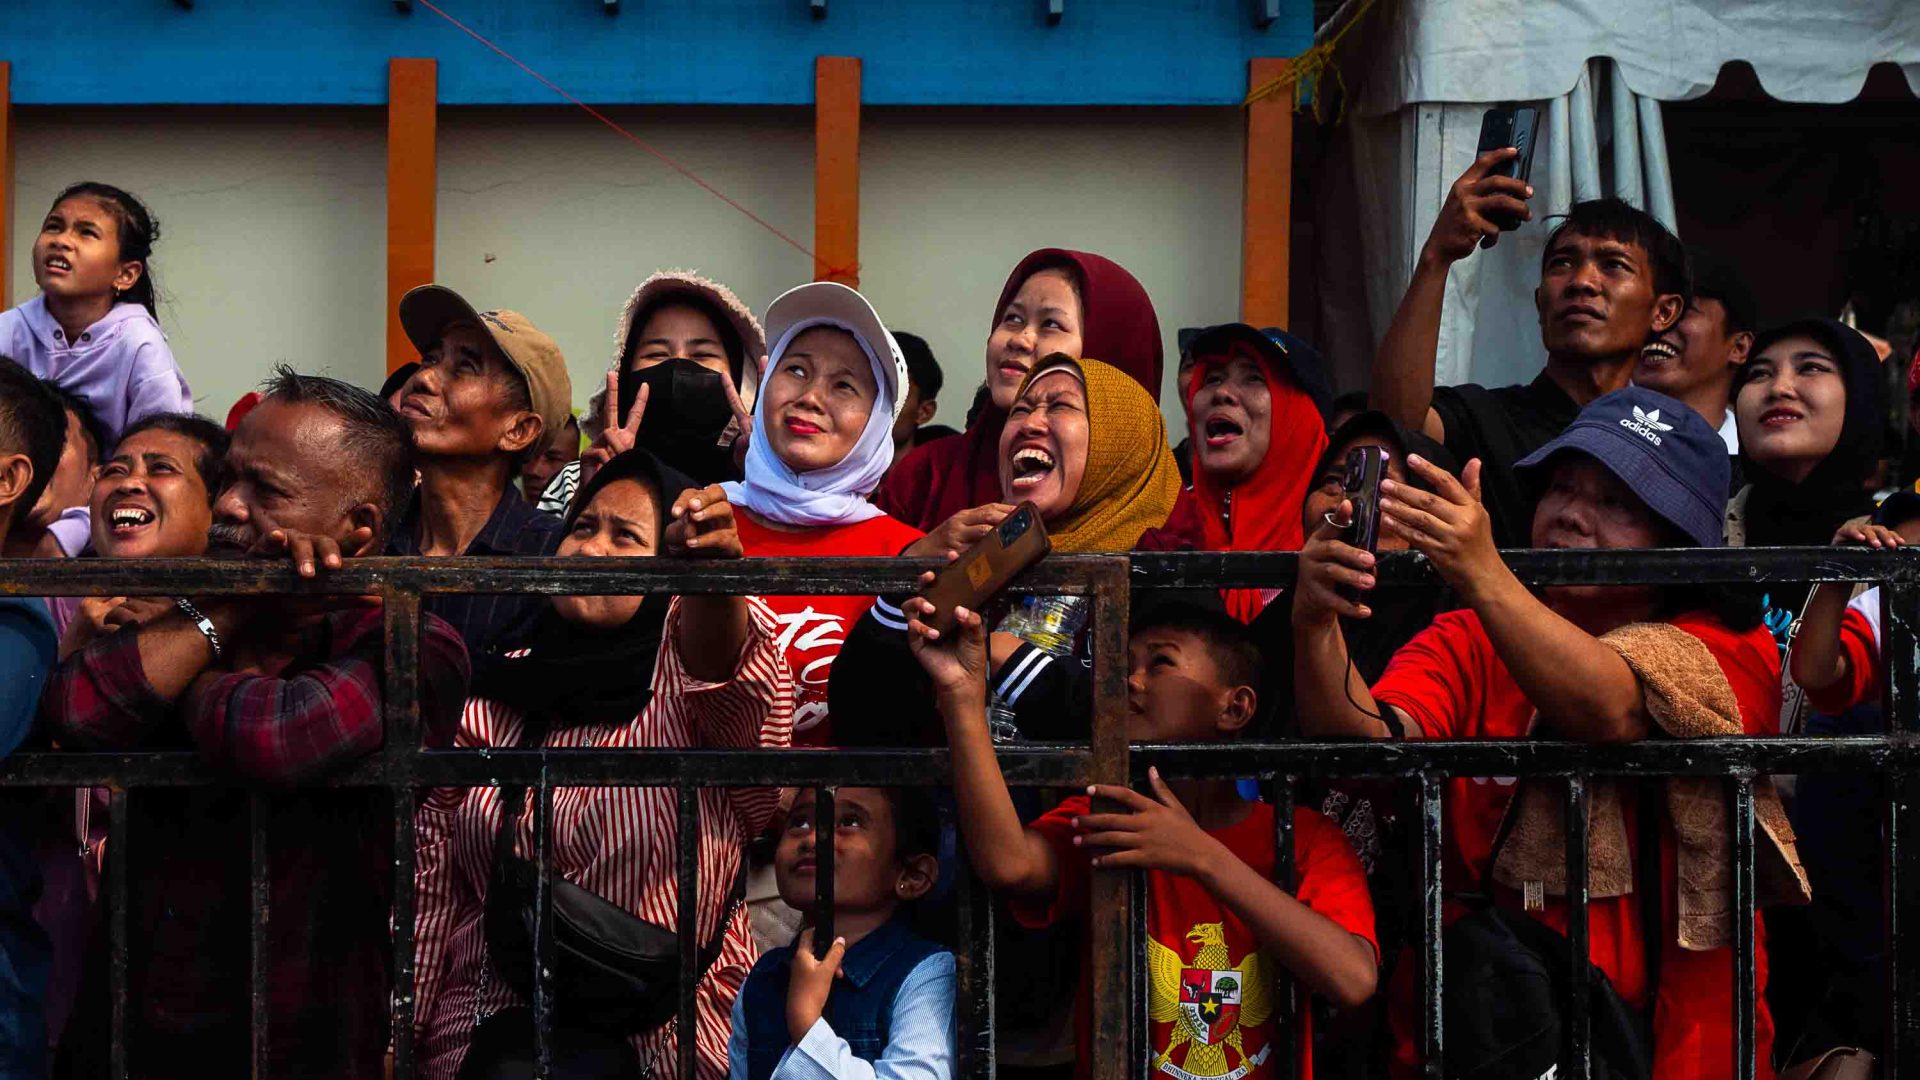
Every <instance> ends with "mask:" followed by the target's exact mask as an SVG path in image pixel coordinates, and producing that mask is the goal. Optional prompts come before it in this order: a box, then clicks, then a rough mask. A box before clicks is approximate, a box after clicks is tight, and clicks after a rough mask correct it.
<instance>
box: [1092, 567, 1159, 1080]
mask: <svg viewBox="0 0 1920 1080" xmlns="http://www.w3.org/2000/svg"><path fill="white" fill-rule="evenodd" d="M1089 571H1090V572H1089V573H1088V574H1087V577H1086V581H1087V583H1088V584H1089V585H1091V586H1092V587H1093V635H1092V637H1093V737H1092V750H1093V762H1092V765H1093V769H1092V771H1093V778H1094V780H1095V782H1097V783H1102V784H1125V783H1127V781H1128V776H1129V774H1128V770H1127V614H1128V608H1127V604H1128V596H1127V561H1126V559H1125V558H1124V557H1118V556H1106V557H1101V558H1099V559H1096V560H1090V561H1089ZM1114 809H1117V807H1113V806H1103V805H1101V804H1100V802H1099V801H1096V803H1095V810H1096V812H1111V811H1112V810H1114ZM1138 876H1139V873H1138V871H1135V872H1132V873H1129V874H1111V873H1096V874H1094V875H1093V882H1092V886H1091V888H1090V890H1089V896H1088V899H1089V902H1090V905H1091V910H1092V918H1091V919H1090V920H1089V923H1090V925H1089V927H1088V933H1087V947H1088V951H1089V956H1088V959H1089V960H1090V961H1091V963H1090V965H1089V966H1090V967H1091V969H1092V970H1091V971H1090V972H1089V974H1090V975H1091V977H1092V978H1093V985H1095V986H1125V987H1128V988H1129V989H1130V990H1131V989H1133V988H1135V987H1137V986H1138V983H1137V982H1136V981H1135V975H1136V974H1137V972H1138V968H1139V966H1138V964H1137V962H1135V956H1134V954H1135V949H1134V948H1133V947H1131V946H1132V945H1133V940H1137V939H1133V940H1130V939H1131V936H1132V935H1133V934H1135V933H1138V932H1141V929H1142V928H1140V927H1139V926H1137V925H1136V923H1135V921H1134V913H1135V904H1134V895H1135V893H1134V890H1133V888H1131V887H1130V882H1129V880H1128V879H1129V878H1134V877H1138ZM1130 996H1135V997H1137V996H1138V995H1137V994H1132V995H1130ZM1133 1014H1134V1010H1133V1009H1132V1008H1130V1007H1129V1003H1128V1001H1126V1000H1125V999H1120V998H1116V997H1115V996H1114V995H1112V994H1095V995H1094V996H1093V1018H1092V1019H1093V1062H1092V1065H1093V1068H1092V1080H1129V1075H1130V1070H1131V1067H1132V1061H1133V1060H1134V1059H1133V1056H1132V1054H1131V1052H1130V1048H1131V1047H1132V1046H1133V1040H1134V1039H1136V1038H1139V1039H1140V1040H1141V1041H1142V1042H1144V1041H1145V1039H1144V1037H1143V1033H1142V1031H1141V1029H1140V1028H1139V1027H1137V1026H1136V1025H1134V1024H1133V1023H1131V1021H1132V1020H1133Z"/></svg>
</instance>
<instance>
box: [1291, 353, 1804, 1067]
mask: <svg viewBox="0 0 1920 1080" xmlns="http://www.w3.org/2000/svg"><path fill="white" fill-rule="evenodd" d="M1407 464H1408V471H1409V472H1410V473H1411V474H1414V475H1417V476H1420V477H1422V478H1424V479H1425V480H1426V481H1427V482H1428V485H1429V488H1430V491H1427V492H1422V491H1416V490H1415V489H1413V488H1412V487H1411V486H1409V485H1407V484H1404V483H1397V482H1393V481H1388V482H1386V483H1383V484H1382V485H1381V502H1380V511H1381V529H1382V534H1383V535H1386V534H1387V533H1389V532H1391V533H1392V534H1393V535H1396V536H1399V537H1401V538H1402V539H1404V540H1406V541H1407V543H1408V544H1409V546H1411V547H1412V548H1413V549H1414V550H1416V551H1420V552H1422V553H1423V554H1425V555H1426V556H1427V558H1428V559H1429V560H1431V561H1432V563H1433V565H1434V569H1435V570H1436V571H1438V573H1439V574H1440V576H1441V578H1442V579H1443V580H1444V581H1445V582H1446V583H1447V584H1448V585H1449V586H1450V587H1452V588H1453V589H1454V591H1455V592H1456V593H1457V594H1458V595H1459V596H1460V598H1461V599H1462V601H1463V602H1464V603H1465V605H1466V606H1465V607H1463V608H1462V609H1461V610H1458V611H1452V612H1448V613H1446V614H1443V615H1441V616H1439V617H1438V618H1436V619H1435V620H1434V623H1433V625H1432V626H1431V627H1429V628H1428V629H1426V630H1425V631H1422V632H1421V633H1420V635H1419V636H1417V637H1415V638H1414V639H1413V640H1412V641H1411V642H1409V643H1408V644H1407V645H1406V646H1405V647H1403V648H1402V649H1401V650H1400V651H1399V652H1398V653H1396V654H1395V655H1394V658H1393V660H1392V662H1391V663H1390V664H1389V665H1388V667H1387V671H1386V674H1385V675H1383V676H1382V677H1381V679H1380V681H1379V682H1377V683H1375V684H1374V685H1373V686H1372V687H1371V688H1369V687H1368V686H1367V685H1366V684H1365V683H1364V682H1363V681H1362V680H1360V679H1359V678H1358V677H1357V676H1356V675H1354V673H1353V668H1352V665H1351V664H1350V663H1349V661H1348V657H1347V650H1346V642H1345V640H1344V637H1343V634H1342V631H1341V628H1340V622H1339V620H1340V618H1341V617H1347V618H1367V617H1368V616H1369V615H1370V614H1371V611H1370V609H1369V608H1368V607H1367V606H1366V604H1365V603H1364V602H1356V601H1354V600H1352V599H1350V598H1349V597H1348V596H1344V595H1342V594H1341V593H1340V592H1338V591H1337V590H1338V589H1339V588H1340V587H1342V586H1344V587H1346V588H1348V589H1354V590H1359V591H1360V592H1362V593H1364V592H1366V591H1367V590H1370V589H1372V588H1373V586H1374V577H1373V567H1374V558H1373V556H1372V555H1369V554H1368V553H1366V552H1365V551H1361V550H1359V549H1357V548H1354V547H1350V546H1348V545H1347V544H1345V543H1343V542H1342V541H1341V539H1340V537H1341V535H1342V529H1341V528H1339V527H1337V526H1336V524H1335V523H1334V522H1333V521H1331V520H1330V521H1329V522H1328V523H1327V524H1326V525H1324V526H1322V527H1321V528H1320V529H1318V530H1317V531H1316V532H1315V534H1314V535H1313V537H1311V538H1310V539H1309V541H1308V543H1307V545H1306V546H1305V547H1304V548H1303V549H1302V550H1301V553H1300V554H1301V560H1300V573H1299V580H1298V585H1297V587H1296V590H1295V594H1294V606H1293V622H1294V642H1295V644H1294V689H1295V693H1296V696H1297V705H1298V708H1299V715H1300V726H1301V729H1302V731H1304V732H1306V733H1307V734H1309V735H1320V736H1328V735H1361V736H1367V737H1372V738H1388V737H1393V738H1429V739H1521V738H1527V737H1530V736H1535V735H1544V736H1545V737H1551V738H1563V739H1572V740H1576V741H1583V742H1629V741H1634V740H1637V739H1644V738H1649V737H1652V736H1653V735H1654V734H1655V733H1656V729H1655V726H1654V722H1653V720H1652V718H1651V715H1650V713H1649V710H1648V701H1647V699H1648V697H1649V694H1650V692H1649V691H1647V690H1645V689H1644V688H1643V687H1642V685H1641V683H1640V681H1639V677H1638V676H1637V675H1636V673H1635V672H1634V670H1633V669H1632V668H1631V667H1630V666H1629V665H1628V663H1627V661H1626V660H1625V659H1624V658H1623V657H1622V655H1621V654H1620V653H1618V652H1616V651H1615V650H1614V649H1613V648H1612V647H1611V646H1610V645H1609V644H1607V643H1606V642H1604V641H1602V640H1601V636H1602V635H1604V634H1606V633H1608V632H1609V631H1612V630H1614V629H1617V628H1619V627H1623V626H1626V625H1628V624H1631V623H1648V622H1662V623H1666V624H1668V625H1670V626H1673V627H1675V628H1677V629H1679V630H1682V631H1685V632H1686V633H1687V634H1689V635H1691V636H1692V637H1694V638H1696V639H1697V640H1698V641H1699V642H1700V643H1701V644H1702V645H1704V646H1705V647H1706V650H1707V652H1708V653H1709V654H1710V655H1711V657H1712V660H1713V661H1714V662H1715V664H1716V665H1717V666H1718V667H1719V669H1720V673H1721V674H1722V675H1724V676H1725V677H1726V680H1727V682H1728V684H1729V685H1730V686H1731V688H1732V690H1733V695H1734V698H1735V699H1736V701H1737V702H1738V705H1739V711H1740V720H1741V725H1742V728H1743V730H1744V732H1745V733H1746V734H1749V735H1764V734H1770V733H1771V732H1772V731H1773V729H1774V728H1775V726H1776V725H1777V723H1778V717H1779V711H1780V694H1779V672H1780V661H1779V655H1778V652H1777V650H1776V649H1775V647H1774V644H1773V639H1772V637H1771V635H1770V634H1768V633H1767V631H1766V628H1765V627H1764V626H1762V625H1761V623H1760V618H1759V616H1760V612H1759V610H1758V606H1757V604H1753V603H1750V602H1749V603H1740V602H1739V601H1738V598H1737V597H1736V596H1731V595H1729V596H1720V595H1716V594H1711V593H1708V592H1701V591H1698V590H1690V589H1685V588H1678V589H1654V588H1646V587H1640V586H1627V587H1591V586H1576V587H1554V588H1548V589H1544V590H1541V591H1540V593H1539V594H1538V595H1536V594H1535V592H1534V591H1533V590H1531V589H1529V588H1528V587H1527V586H1526V585H1525V584H1523V583H1521V582H1520V581H1519V580H1518V579H1517V578H1515V577H1514V575H1513V573H1512V571H1511V570H1509V569H1508V568H1507V566H1506V564H1505V562H1504V561H1502V559H1501V557H1500V553H1499V551H1497V550H1496V549H1495V548H1494V541H1493V533H1492V529H1491V526H1490V524H1489V521H1488V517H1487V511H1486V509H1485V508H1484V507H1483V506H1482V505H1481V501H1480V463H1479V462H1478V461H1473V462H1469V463H1468V465H1467V467H1466V469H1465V470H1463V471H1462V473H1461V476H1460V477H1459V478H1458V479H1456V478H1455V477H1453V476H1452V475H1451V474H1449V473H1447V472H1445V471H1444V470H1441V469H1438V468H1436V467H1434V466H1433V465H1432V463H1430V462H1427V461H1423V460H1422V459H1420V458H1419V457H1412V458H1409V459H1408V461H1407ZM1516 468H1518V469H1519V470H1520V471H1521V472H1522V474H1523V476H1525V478H1526V479H1527V480H1528V481H1529V482H1530V483H1531V484H1532V485H1533V486H1534V488H1535V490H1537V491H1538V492H1539V493H1540V494H1539V499H1538V505H1537V506H1536V507H1535V510H1534V515H1533V522H1532V536H1531V542H1532V546H1533V547H1536V548H1571V549H1580V548H1586V549H1595V548H1598V549H1630V548H1650V547H1716V546H1719V544H1720V543H1721V521H1722V513H1723V511H1724V504H1725V497H1726V490H1727V486H1728V484H1727V471H1728V466H1727V455H1726V449H1725V444H1724V443H1722V442H1721V441H1720V438H1719V435H1718V434H1717V433H1716V432H1715V431H1714V430H1713V429H1712V428H1711V427H1709V426H1708V425H1707V423H1706V422H1705V421H1704V420H1702V419H1701V418H1700V416H1699V414H1697V413H1695V412H1694V411H1693V410H1691V409H1689V408H1687V407H1686V406H1684V405H1682V404H1680V403H1679V402H1678V401H1676V400H1674V399H1672V398H1669V397H1666V396H1665V395H1662V394H1658V393H1655V392H1654V391H1651V390H1647V389H1644V388H1641V387H1629V388H1628V389H1625V390H1618V391H1615V392H1613V393H1611V394H1607V395H1605V396H1603V397H1601V398H1598V399H1597V400H1595V401H1594V402H1593V403H1592V404H1590V405H1588V406H1587V407H1586V408H1585V409H1583V410H1581V412H1580V415H1579V418H1578V419H1576V420H1575V421H1574V423H1573V424H1572V425H1570V426H1569V427H1568V428H1567V430H1566V431H1565V432H1563V433H1562V434H1561V435H1560V436H1559V437H1558V438H1556V439H1554V440H1553V441H1552V442H1549V443H1547V444H1546V445H1545V446H1543V447H1541V449H1540V450H1539V451H1537V452H1536V453H1534V454H1533V455H1532V456H1530V457H1528V458H1526V459H1525V460H1523V461H1521V462H1520V463H1519V465H1517V466H1516ZM1350 510H1351V508H1350V507H1345V506H1343V507H1342V509H1341V511H1340V513H1348V512H1350ZM1513 791H1514V787H1513V780H1512V779H1511V778H1506V777H1471V778H1468V777H1461V778H1457V779H1454V780H1452V781H1450V782H1449V784H1448V788H1447V792H1446V795H1445V798H1444V800H1443V803H1442V805H1443V807H1444V813H1445V825H1446V831H1445V841H1444V842H1445V848H1444V851H1443V864H1442V880H1443V881H1444V883H1445V890H1446V893H1447V901H1446V906H1445V918H1446V920H1447V922H1448V923H1452V922H1453V921H1454V920H1455V919H1457V918H1459V917H1460V916H1462V915H1463V914H1465V911H1466V909H1465V908H1464V907H1463V906H1461V905H1460V903H1459V902H1458V901H1456V900H1455V899H1454V897H1456V896H1459V895H1462V894H1481V895H1485V894H1488V893H1491V894H1492V895H1494V897H1495V899H1496V900H1497V901H1498V902H1500V903H1501V904H1502V905H1503V906H1510V907H1515V908H1519V907H1521V906H1522V905H1521V903H1520V900H1519V895H1518V893H1515V892H1514V891H1513V890H1510V889H1505V888H1504V887H1500V888H1495V887H1493V885H1492V883H1491V882H1490V881H1489V877H1490V873H1489V871H1490V867H1489V865H1488V864H1489V862H1490V861H1491V858H1492V853H1493V845H1494V839H1495V836H1496V835H1497V832H1498V829H1499V825H1500V819H1501V817H1502V816H1503V815H1504V814H1505V813H1506V810H1507V804H1508V802H1509V800H1510V799H1511V797H1512V794H1513ZM1625 809H1626V811H1627V814H1628V818H1629V820H1628V830H1627V835H1628V836H1629V837H1632V836H1634V835H1636V829H1635V824H1634V822H1633V821H1632V817H1633V808H1632V807H1630V806H1629V807H1626V808H1625ZM1661 836H1662V845H1661V847H1662V852H1661V854H1662V859H1661V862H1662V873H1661V878H1662V880H1661V882H1660V884H1659V886H1658V887H1659V889H1660V890H1661V891H1660V894H1659V895H1660V896H1661V898H1662V909H1663V919H1664V922H1665V925H1664V926H1663V927H1661V928H1659V929H1658V930H1657V931H1653V930H1651V929H1649V928H1646V927H1643V926H1641V918H1640V897H1639V896H1638V895H1625V896H1614V897H1609V898H1604V899H1602V898H1598V897H1596V898H1595V899H1594V900H1593V901H1592V902H1591V904H1590V905H1589V907H1588V929H1589V939H1588V940H1589V949H1588V957H1589V959H1591V960H1592V962H1593V963H1594V965H1595V966H1597V967H1598V968H1599V969H1600V970H1601V971H1602V972H1604V973H1605V974H1606V976H1607V979H1608V981H1609V982H1611V983H1612V984H1613V988H1614V990H1615V991H1616V992H1618V993H1619V995H1620V997H1621V998H1622V999H1623V1000H1624V1001H1626V1002H1627V1004H1629V1005H1630V1006H1634V1007H1644V1006H1645V1005H1646V1004H1647V1003H1648V1002H1649V1001H1650V1000H1651V1001H1652V1004H1653V1014H1654V1015H1653V1035H1654V1063H1653V1075H1655V1076H1658V1077H1660V1078H1661V1080H1670V1078H1683V1080H1707V1078H1718V1077H1732V1076H1733V1075H1735V1073H1734V1070H1733V1056H1734V1055H1733V1041H1732V1036H1733V1031H1732V1028H1733V1025H1732V1014H1733V1004H1732V1002H1733V964H1732V950H1730V949H1713V950H1708V951H1690V950H1686V949H1682V948H1680V947H1679V945H1678V944H1677V943H1676V940H1675V939H1676V936H1677V931H1676V923H1675V918H1676V909H1677V905H1676V904H1675V903H1674V901H1673V897H1674V895H1675V865H1676V864H1675V859H1676V855H1675V846H1674V840H1673V833H1672V830H1671V828H1670V827H1669V826H1667V825H1666V824H1665V823H1663V827H1662V834H1661ZM1527 914H1529V915H1531V916H1533V917H1534V918H1536V919H1538V920H1540V921H1541V922H1543V923H1545V924H1546V925H1548V926H1550V927H1552V928H1553V929H1554V930H1556V931H1559V932H1561V933H1565V932H1566V928H1567V915H1568V912H1567V909H1566V906H1565V904H1564V902H1562V901H1560V900H1558V899H1556V898H1547V900H1546V902H1545V904H1544V906H1543V907H1533V906H1528V910H1527ZM1756 923H1757V920H1756ZM1755 930H1756V935H1758V932H1759V930H1760V927H1759V926H1758V925H1756V927H1755ZM1649 932H1657V933H1659V934H1660V940H1659V945H1660V953H1659V955H1660V970H1659V983H1658V985H1657V986H1650V985H1649V972H1648V971H1647V970H1646V939H1645V936H1644V935H1645V934H1646V933H1649ZM1754 961H1755V978H1756V988H1757V989H1758V990H1760V991H1764V988H1765V986H1766V971H1767V968H1766V952H1765V950H1764V948H1763V947H1762V946H1761V944H1760V943H1759V940H1758V937H1757V936H1756V948H1755V957H1754ZM1403 970H1405V971H1406V972H1407V973H1408V976H1409V977H1408V981H1407V982H1406V984H1405V986H1404V988H1403V987H1402V985H1401V980H1398V979H1396V980H1395V991H1394V995H1393V1002H1394V1006H1395V1007H1394V1008H1393V1009H1392V1010H1391V1012H1390V1017H1391V1018H1392V1019H1393V1021H1394V1024H1393V1027H1394V1029H1395V1035H1396V1040H1395V1042H1396V1045H1395V1054H1394V1061H1395V1065H1396V1068H1397V1070H1399V1072H1400V1073H1402V1074H1411V1073H1412V1072H1413V1070H1414V1069H1415V1068H1416V1067H1417V1066H1418V1065H1419V1063H1420V1062H1419V1053H1418V1048H1417V1046H1416V1044H1415V1041H1414V1032H1415V1031H1416V1030H1417V1020H1416V1018H1415V1017H1414V1015H1413V1010H1414V1008H1416V1007H1417V1003H1416V1002H1415V1000H1414V995H1413V986H1412V982H1411V972H1412V965H1407V966H1406V967H1405V968H1403ZM1403 989H1404V990H1405V993H1404V994H1403V993H1402V992H1401V991H1402V990H1403ZM1753 1030H1754V1045H1755V1049H1756V1059H1757V1060H1756V1075H1758V1076H1760V1077H1763V1078H1765V1077H1771V1076H1772V1075H1773V1071H1772V1069H1771V1067H1770V1065H1769V1061H1768V1059H1769V1055H1770V1053H1771V1050H1772V1041H1773V1021H1772V1017H1771V1015H1770V1014H1769V1013H1768V1011H1767V1006H1766V999H1765V997H1764V996H1762V997H1760V998H1759V999H1758V1001H1757V1002H1756V1005H1755V1009H1754V1029H1753Z"/></svg>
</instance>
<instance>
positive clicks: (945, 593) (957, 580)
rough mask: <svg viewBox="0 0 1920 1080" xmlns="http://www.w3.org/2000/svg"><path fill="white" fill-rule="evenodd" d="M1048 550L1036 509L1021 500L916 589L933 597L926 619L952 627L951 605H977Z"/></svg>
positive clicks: (942, 629) (947, 629)
mask: <svg viewBox="0 0 1920 1080" xmlns="http://www.w3.org/2000/svg"><path fill="white" fill-rule="evenodd" d="M1052 550H1053V543H1052V541H1050V540H1048V539H1047V527H1046V525H1045V524H1043V523H1042V522H1041V520H1040V511H1039V510H1037V509H1035V508H1034V505H1033V504H1032V503H1030V502H1023V503H1021V504H1020V505H1019V507H1018V508H1016V509H1015V510H1014V512H1013V513H1011V514H1008V515H1007V516H1006V520H1004V521H1002V522H1000V524H999V526H998V527H997V528H995V529H994V530H993V531H992V532H990V533H988V534H987V535H985V536H983V537H981V538H980V540H979V542H978V543H976V544H974V545H973V546H972V547H970V548H968V549H967V550H966V551H964V552H962V553H961V555H960V558H958V559H956V560H955V561H953V562H951V563H948V564H947V565H946V567H945V568H944V569H942V570H940V571H939V572H938V573H936V574H935V575H934V578H933V580H932V581H931V582H929V583H928V584H927V587H926V588H924V589H922V590H920V595H921V596H922V597H924V598H925V599H927V600H929V601H931V602H932V603H933V615H932V617H931V619H930V620H929V623H928V625H930V626H932V627H933V628H934V629H935V630H938V631H940V632H941V633H942V634H945V633H948V632H950V631H951V630H952V629H953V627H954V620H953V609H954V608H956V607H965V608H967V609H968V610H970V611H979V610H980V609H981V608H982V607H984V606H985V605H986V602H987V601H988V600H991V599H992V598H993V596H994V595H995V594H996V593H998V592H999V591H1000V590H1001V589H1004V588H1006V586H1007V582H1009V581H1012V580H1013V578H1014V575H1016V574H1018V573H1019V572H1020V571H1022V570H1025V569H1026V568H1027V567H1029V566H1032V565H1033V564H1034V563H1037V562H1039V561H1040V560H1041V559H1042V558H1044V557H1045V556H1046V554H1047V552H1049V551H1052Z"/></svg>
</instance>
